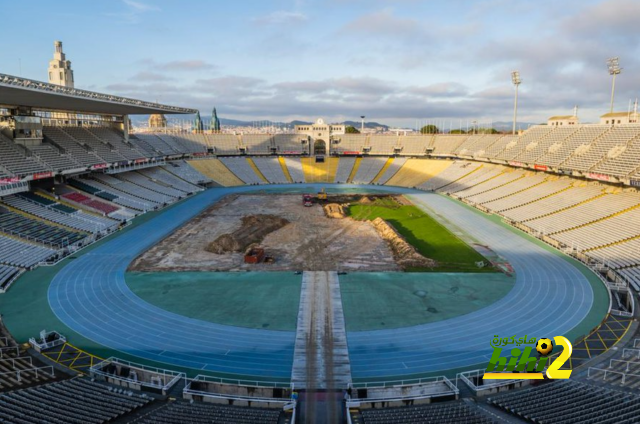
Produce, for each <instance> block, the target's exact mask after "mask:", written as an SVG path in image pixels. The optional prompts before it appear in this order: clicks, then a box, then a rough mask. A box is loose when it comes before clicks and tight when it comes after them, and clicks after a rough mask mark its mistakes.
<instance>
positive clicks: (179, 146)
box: [155, 133, 190, 154]
mask: <svg viewBox="0 0 640 424" xmlns="http://www.w3.org/2000/svg"><path fill="white" fill-rule="evenodd" d="M155 135H156V137H157V138H159V139H160V140H161V141H162V142H163V143H164V144H166V145H167V146H168V147H169V148H170V149H171V150H173V151H174V152H176V153H177V154H184V153H189V152H190V150H189V149H188V148H187V147H186V146H185V145H184V144H183V143H182V141H181V139H180V138H176V137H173V136H172V135H171V134H165V133H158V134H155Z"/></svg>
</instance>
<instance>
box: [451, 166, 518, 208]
mask: <svg viewBox="0 0 640 424" xmlns="http://www.w3.org/2000/svg"><path fill="white" fill-rule="evenodd" d="M524 175H525V173H524V171H521V170H515V169H512V168H503V169H502V172H501V173H500V174H499V175H497V176H495V177H494V178H491V179H488V180H484V181H482V182H480V183H478V184H475V185H474V186H473V187H469V188H465V189H463V190H459V191H457V192H456V193H455V195H454V196H455V197H457V198H461V199H466V198H475V197H476V196H477V195H479V194H482V193H485V192H487V191H493V190H496V189H498V188H500V187H502V186H503V185H505V184H509V183H511V182H513V181H518V180H520V179H522V178H524ZM477 203H479V202H477Z"/></svg>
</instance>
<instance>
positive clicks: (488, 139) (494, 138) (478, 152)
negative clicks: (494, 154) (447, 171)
mask: <svg viewBox="0 0 640 424" xmlns="http://www.w3.org/2000/svg"><path fill="white" fill-rule="evenodd" d="M502 137H503V135H502V134H487V135H485V136H484V137H482V138H480V139H478V140H477V141H476V142H475V143H474V144H473V146H470V147H469V148H468V151H467V150H465V149H463V150H462V151H461V152H460V156H462V157H468V158H472V157H473V158H476V157H481V156H482V155H484V152H485V151H486V150H487V149H488V148H489V147H490V146H492V145H493V144H495V143H496V142H498V140H500V139H501V138H502ZM469 138H471V137H469Z"/></svg>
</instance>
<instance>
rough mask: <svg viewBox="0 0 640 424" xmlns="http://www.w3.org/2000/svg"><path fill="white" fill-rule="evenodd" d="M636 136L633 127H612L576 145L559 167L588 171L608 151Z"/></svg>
mask: <svg viewBox="0 0 640 424" xmlns="http://www.w3.org/2000/svg"><path fill="white" fill-rule="evenodd" d="M637 136H638V132H637V130H634V128H628V127H624V126H616V127H612V128H611V129H610V130H609V131H607V132H606V133H605V134H603V135H602V136H600V137H598V138H596V139H594V140H592V141H591V143H589V144H581V145H580V146H578V147H577V148H576V149H575V150H574V151H573V154H572V155H571V157H570V158H568V159H567V160H566V161H565V162H563V163H562V164H560V167H561V168H566V169H572V170H578V171H588V170H589V169H591V168H593V167H594V166H595V165H597V164H598V163H599V162H600V161H601V160H603V159H604V158H605V157H606V155H607V154H608V153H611V152H612V151H616V150H618V151H619V149H623V148H625V147H626V145H627V143H628V142H629V141H630V140H632V139H633V138H635V137H637ZM612 154H614V153H612Z"/></svg>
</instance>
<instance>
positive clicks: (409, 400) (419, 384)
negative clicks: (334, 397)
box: [347, 376, 460, 409]
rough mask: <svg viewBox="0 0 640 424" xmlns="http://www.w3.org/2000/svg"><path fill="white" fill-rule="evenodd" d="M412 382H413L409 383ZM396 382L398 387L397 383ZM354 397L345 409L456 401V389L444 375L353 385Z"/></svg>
mask: <svg viewBox="0 0 640 424" xmlns="http://www.w3.org/2000/svg"><path fill="white" fill-rule="evenodd" d="M412 381H414V382H412ZM397 383H400V384H397ZM351 387H352V388H354V389H356V391H355V397H352V398H351V399H348V401H347V407H349V408H361V409H368V408H388V407H393V406H404V405H406V404H412V405H418V404H425V403H431V402H432V401H433V399H438V400H454V399H458V396H459V395H460V390H459V389H458V387H457V386H456V385H455V384H453V383H452V382H451V381H450V380H449V379H448V378H447V377H445V376H437V377H430V378H422V379H416V380H401V381H399V382H398V381H396V382H392V381H384V382H377V383H359V384H358V383H355V384H352V385H351Z"/></svg>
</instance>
